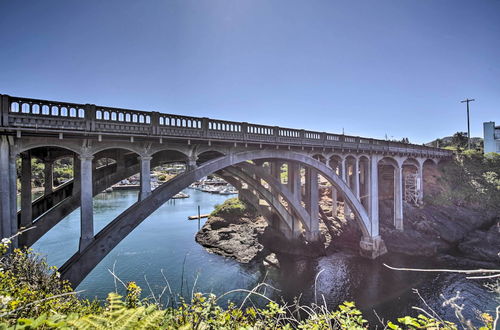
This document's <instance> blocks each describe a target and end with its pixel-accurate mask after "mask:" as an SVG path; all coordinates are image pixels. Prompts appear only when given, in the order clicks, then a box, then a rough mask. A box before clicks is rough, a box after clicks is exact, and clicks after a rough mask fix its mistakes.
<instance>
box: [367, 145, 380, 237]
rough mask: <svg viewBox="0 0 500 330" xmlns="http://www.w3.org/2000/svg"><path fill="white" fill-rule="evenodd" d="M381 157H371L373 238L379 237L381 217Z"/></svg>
mask: <svg viewBox="0 0 500 330" xmlns="http://www.w3.org/2000/svg"><path fill="white" fill-rule="evenodd" d="M379 160H380V156H378V155H372V156H371V157H370V219H371V222H370V225H371V227H370V228H368V229H369V230H370V234H371V236H372V237H374V236H378V235H379V215H378V162H379Z"/></svg>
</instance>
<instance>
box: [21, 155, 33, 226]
mask: <svg viewBox="0 0 500 330" xmlns="http://www.w3.org/2000/svg"><path fill="white" fill-rule="evenodd" d="M31 204H32V198H31V154H30V152H29V151H27V152H23V153H22V154H21V227H28V226H30V225H31V224H32V223H33V208H32V206H31Z"/></svg>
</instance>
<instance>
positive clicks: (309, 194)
mask: <svg viewBox="0 0 500 330" xmlns="http://www.w3.org/2000/svg"><path fill="white" fill-rule="evenodd" d="M305 192H306V196H305V201H304V202H305V205H306V209H307V213H308V214H309V230H308V231H306V239H307V240H308V241H310V242H315V241H317V240H318V239H319V187H318V171H317V170H315V169H313V168H306V180H305Z"/></svg>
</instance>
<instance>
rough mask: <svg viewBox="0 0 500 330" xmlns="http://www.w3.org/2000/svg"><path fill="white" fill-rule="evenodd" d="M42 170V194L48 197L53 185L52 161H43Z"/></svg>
mask: <svg viewBox="0 0 500 330" xmlns="http://www.w3.org/2000/svg"><path fill="white" fill-rule="evenodd" d="M43 165H44V169H43V180H44V181H45V182H44V184H43V186H44V189H45V191H44V193H45V195H46V196H47V195H49V194H50V193H51V192H52V189H53V185H54V162H53V161H52V160H49V159H47V160H44V161H43Z"/></svg>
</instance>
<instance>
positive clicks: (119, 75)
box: [0, 0, 500, 143]
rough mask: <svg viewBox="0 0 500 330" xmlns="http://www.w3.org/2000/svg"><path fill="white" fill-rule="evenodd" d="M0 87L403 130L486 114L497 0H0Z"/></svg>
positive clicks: (497, 54) (476, 124)
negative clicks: (468, 103) (466, 101)
mask: <svg viewBox="0 0 500 330" xmlns="http://www.w3.org/2000/svg"><path fill="white" fill-rule="evenodd" d="M0 17H1V19H0V68H1V69H0V93H5V94H10V95H16V96H27V97H34V98H45V99H56V100H67V101H73V102H82V103H95V104H101V105H110V106H117V107H126V108H132V109H144V110H158V111H162V112H171V113H179V114H185V115H194V116H207V117H215V118H221V119H228V120H236V121H248V122H258V123H263V124H270V125H280V126H289V127H296V128H305V129H312V130H319V131H329V132H336V133H339V132H342V128H344V129H345V133H346V134H352V135H362V136H370V137H378V138H383V137H384V135H385V134H387V135H388V136H389V137H391V136H392V137H394V138H402V137H408V138H409V139H410V141H412V142H416V143H422V142H427V141H429V140H432V139H434V138H435V137H442V136H446V135H451V134H452V133H454V132H456V131H458V130H462V131H465V130H466V117H465V105H463V104H460V103H459V101H460V100H462V99H464V98H466V97H469V98H475V99H476V100H477V101H476V102H474V103H472V104H471V105H472V133H473V134H472V135H473V136H482V123H483V121H490V120H493V121H496V122H497V123H498V124H499V125H500V1H499V0H469V1H465V0H376V1H375V0H366V1H361V0H359V1H358V0H344V1H337V0H323V1H322V0H303V1H294V0H178V1H168V0H162V1H136V0H127V1H126V0H115V1H108V0H107V1H97V0H94V1H88V0H86V1H48V0H47V1H40V0H36V1H8V0H0Z"/></svg>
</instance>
